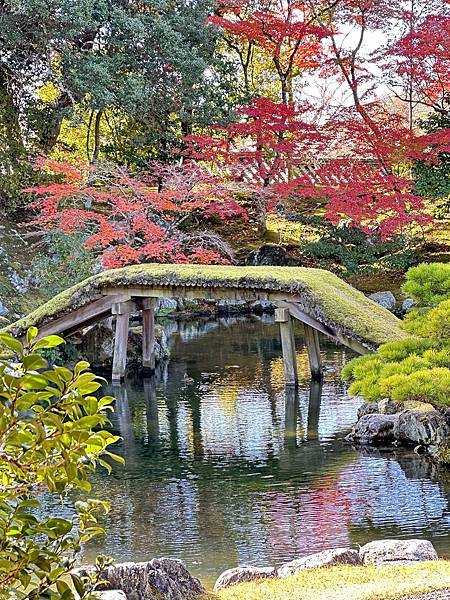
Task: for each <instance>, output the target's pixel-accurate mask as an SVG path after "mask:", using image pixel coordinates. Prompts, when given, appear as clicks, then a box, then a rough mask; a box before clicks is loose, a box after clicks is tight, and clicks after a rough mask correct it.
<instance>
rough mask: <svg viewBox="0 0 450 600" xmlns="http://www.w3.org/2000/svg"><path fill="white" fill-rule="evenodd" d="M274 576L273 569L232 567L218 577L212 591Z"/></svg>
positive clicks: (274, 571) (275, 572) (274, 570)
mask: <svg viewBox="0 0 450 600" xmlns="http://www.w3.org/2000/svg"><path fill="white" fill-rule="evenodd" d="M276 574H277V571H276V569H275V568H274V567H251V566H247V567H234V568H233V569H227V570H226V571H224V572H223V573H222V574H221V575H219V577H218V578H217V581H216V583H215V584H214V590H215V591H217V590H221V589H222V588H225V587H228V586H230V585H236V584H238V583H245V582H247V581H255V579H267V578H269V577H275V576H276Z"/></svg>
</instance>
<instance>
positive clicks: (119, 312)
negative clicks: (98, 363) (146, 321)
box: [111, 302, 131, 382]
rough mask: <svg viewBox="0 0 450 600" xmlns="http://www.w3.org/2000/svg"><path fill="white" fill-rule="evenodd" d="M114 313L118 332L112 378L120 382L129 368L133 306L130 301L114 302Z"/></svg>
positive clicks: (116, 333) (115, 340)
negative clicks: (128, 354) (128, 351)
mask: <svg viewBox="0 0 450 600" xmlns="http://www.w3.org/2000/svg"><path fill="white" fill-rule="evenodd" d="M111 312H112V314H113V315H116V332H115V336H114V356H113V368H112V380H113V381H116V382H117V381H118V382H120V381H121V380H122V379H123V378H124V377H125V373H126V369H127V347H128V331H129V327H130V312H131V306H130V304H129V303H125V302H123V303H118V304H113V306H112V310H111Z"/></svg>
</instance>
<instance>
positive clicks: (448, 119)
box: [413, 113, 450, 217]
mask: <svg viewBox="0 0 450 600" xmlns="http://www.w3.org/2000/svg"><path fill="white" fill-rule="evenodd" d="M420 126H421V127H422V128H423V129H424V130H425V131H427V132H430V133H431V132H435V131H439V130H440V129H444V128H447V127H450V114H448V113H447V114H443V113H433V114H432V115H430V116H429V117H428V118H427V119H424V120H422V121H421V122H420ZM413 174H414V180H415V188H416V192H417V193H418V194H420V195H421V196H424V197H425V198H430V199H431V200H432V201H433V205H434V213H435V216H436V217H448V212H449V209H450V153H449V152H442V153H441V154H440V155H439V160H438V161H437V162H431V163H429V162H424V161H418V162H416V163H415V165H414V172H413Z"/></svg>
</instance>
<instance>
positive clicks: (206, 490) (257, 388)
mask: <svg viewBox="0 0 450 600" xmlns="http://www.w3.org/2000/svg"><path fill="white" fill-rule="evenodd" d="M170 327H171V328H172V329H174V330H175V331H174V332H173V334H172V336H171V360H170V362H169V363H168V364H167V365H166V366H165V367H164V368H163V369H162V370H161V371H160V372H159V373H158V374H157V376H156V377H155V378H152V379H144V380H142V379H131V380H129V381H127V382H126V383H125V384H124V385H122V386H116V387H115V388H113V389H112V390H111V391H112V392H113V393H114V394H115V396H116V397H117V404H116V413H115V415H114V417H113V428H114V430H115V431H117V432H118V433H120V435H121V436H122V437H123V442H121V443H120V445H119V446H118V448H117V450H116V451H117V452H118V453H119V454H121V455H122V456H123V457H124V458H125V461H126V464H125V466H120V465H119V466H114V470H113V474H112V475H111V476H108V475H107V474H106V473H103V472H100V473H98V474H97V475H96V479H95V481H94V490H93V492H94V494H95V495H96V496H97V497H100V498H103V499H107V500H109V501H110V502H111V505H112V510H111V513H110V515H109V517H108V521H107V523H106V528H107V535H106V537H105V538H103V539H97V540H95V541H94V542H93V543H91V544H90V545H89V546H88V547H87V548H85V553H84V556H83V561H86V562H87V561H91V560H92V558H93V556H94V555H95V554H96V553H99V552H101V553H105V554H109V555H111V556H113V557H114V559H116V560H117V561H126V560H133V561H139V560H148V559H150V558H153V557H156V556H170V557H176V558H180V559H182V560H183V561H184V562H185V564H186V565H187V566H188V568H189V569H190V570H191V571H192V572H193V573H194V574H195V575H197V576H199V577H200V578H201V579H202V580H203V581H204V582H205V583H210V582H212V581H213V580H214V579H215V578H216V577H217V575H218V574H219V573H220V572H221V571H223V570H224V569H226V568H229V567H233V566H236V565H238V564H258V565H269V564H273V565H278V564H280V563H282V562H284V561H287V560H291V559H293V558H296V557H299V556H302V555H304V554H307V553H312V552H316V551H320V550H322V549H325V548H330V547H333V546H334V547H336V546H346V545H353V546H355V545H356V544H363V543H365V542H366V541H369V540H372V539H376V538H383V537H419V536H420V537H426V538H428V539H431V540H432V541H433V543H434V544H435V546H436V547H437V549H438V551H439V552H440V553H441V554H444V555H449V554H450V477H449V476H448V475H446V473H445V472H444V471H440V470H438V469H437V468H436V467H435V466H433V465H432V464H430V463H429V462H428V460H427V459H426V458H424V457H420V456H416V455H414V454H413V453H408V452H398V453H396V454H389V455H386V454H385V455H381V454H380V453H378V452H377V451H373V452H360V451H357V450H355V449H352V448H351V447H350V446H349V445H348V444H346V443H345V441H344V437H345V434H346V432H347V431H348V430H349V428H350V427H351V425H352V424H353V423H354V422H355V420H356V410H357V408H358V404H359V403H358V402H357V401H355V400H352V399H351V398H349V397H348V396H347V394H346V391H345V388H344V386H343V385H342V384H341V383H340V380H339V372H340V370H341V368H342V366H343V364H344V363H345V362H346V361H347V360H349V359H350V358H351V357H352V354H351V352H349V351H346V350H343V349H342V348H339V347H336V346H334V345H331V344H329V345H327V344H326V343H325V342H324V340H322V342H323V346H322V347H323V358H324V363H325V365H326V374H325V379H324V382H323V385H320V384H312V385H311V383H310V382H309V379H308V367H307V355H306V353H305V350H304V347H303V341H302V338H301V336H299V337H298V339H297V348H298V363H299V371H300V374H303V378H302V380H301V384H300V388H299V390H298V392H294V391H286V390H285V388H284V383H283V365H282V360H281V358H280V355H281V348H280V342H279V336H278V329H277V326H276V325H274V324H273V323H272V322H271V321H270V319H268V320H257V319H241V320H238V319H228V320H219V321H209V322H194V323H179V324H178V325H177V324H175V323H174V324H172V325H170Z"/></svg>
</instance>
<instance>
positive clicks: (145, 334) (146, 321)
mask: <svg viewBox="0 0 450 600" xmlns="http://www.w3.org/2000/svg"><path fill="white" fill-rule="evenodd" d="M155 306H156V298H145V299H144V300H143V301H142V367H143V369H144V372H145V371H147V372H153V371H154V370H155Z"/></svg>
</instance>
